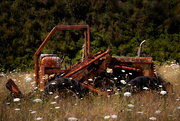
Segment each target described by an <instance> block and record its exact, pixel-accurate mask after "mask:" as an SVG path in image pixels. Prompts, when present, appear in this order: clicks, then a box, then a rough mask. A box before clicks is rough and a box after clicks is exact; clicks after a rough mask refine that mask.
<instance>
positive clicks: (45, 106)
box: [0, 62, 180, 121]
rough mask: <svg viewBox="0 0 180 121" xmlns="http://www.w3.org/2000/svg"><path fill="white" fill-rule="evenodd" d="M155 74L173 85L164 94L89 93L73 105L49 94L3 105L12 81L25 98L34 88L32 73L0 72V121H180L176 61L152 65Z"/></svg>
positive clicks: (178, 77) (179, 77)
mask: <svg viewBox="0 0 180 121" xmlns="http://www.w3.org/2000/svg"><path fill="white" fill-rule="evenodd" d="M156 71H157V72H158V73H160V74H161V75H162V76H163V78H164V79H166V80H167V81H169V82H170V83H171V84H172V85H173V90H171V91H169V92H168V93H167V94H165V95H161V94H159V93H155V92H153V91H145V92H144V93H139V94H134V95H131V96H130V97H127V96H124V95H123V94H121V92H118V91H117V92H116V93H115V94H113V95H112V96H100V95H93V94H89V96H85V97H83V98H81V99H78V100H77V101H74V102H73V103H71V102H68V101H66V100H59V99H58V96H57V95H55V94H54V95H52V96H51V97H50V99H49V100H46V101H42V99H40V95H39V94H38V93H37V95H36V96H35V97H34V98H31V99H28V100H25V99H20V100H19V99H14V100H13V101H12V102H8V103H7V102H6V103H3V101H4V99H6V97H7V96H8V95H9V93H10V92H9V91H8V90H7V89H6V87H5V84H6V82H7V80H8V79H9V78H12V79H13V80H14V81H15V83H16V84H17V85H18V87H19V89H20V90H21V92H22V93H23V94H25V95H27V94H28V93H29V92H31V91H32V90H33V89H34V88H36V87H35V82H34V72H21V71H20V70H18V69H17V70H14V71H12V72H10V73H8V74H5V73H0V74H1V75H0V97H1V98H0V108H1V109H0V120H1V121H33V120H43V121H64V120H65V121H66V120H69V121H77V120H78V121H93V120H94V121H99V120H102V121H103V120H110V121H145V120H157V121H179V120H180V83H179V82H180V66H179V64H178V63H176V62H168V63H166V64H161V65H158V64H157V65H156Z"/></svg>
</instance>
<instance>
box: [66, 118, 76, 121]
mask: <svg viewBox="0 0 180 121" xmlns="http://www.w3.org/2000/svg"><path fill="white" fill-rule="evenodd" d="M77 120H78V119H77V118H75V117H69V118H68V121H77Z"/></svg>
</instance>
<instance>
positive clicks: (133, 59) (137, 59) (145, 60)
mask: <svg viewBox="0 0 180 121" xmlns="http://www.w3.org/2000/svg"><path fill="white" fill-rule="evenodd" d="M112 58H114V59H116V60H117V61H119V62H130V63H152V62H153V61H152V57H118V56H113V57H112Z"/></svg>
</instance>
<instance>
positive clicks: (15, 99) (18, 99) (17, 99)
mask: <svg viewBox="0 0 180 121" xmlns="http://www.w3.org/2000/svg"><path fill="white" fill-rule="evenodd" d="M20 100H21V99H20V98H14V100H13V101H14V102H19V101H20Z"/></svg>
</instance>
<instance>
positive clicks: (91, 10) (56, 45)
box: [0, 0, 180, 70]
mask: <svg viewBox="0 0 180 121" xmlns="http://www.w3.org/2000/svg"><path fill="white" fill-rule="evenodd" d="M56 25H89V26H90V33H91V34H90V37H91V52H92V53H96V52H98V51H100V50H106V49H108V48H110V49H111V50H112V54H113V55H117V56H137V51H138V47H139V44H140V42H141V41H143V40H146V42H145V44H144V45H143V48H142V49H143V54H142V56H151V57H153V59H154V60H155V61H157V62H164V61H167V60H169V61H171V60H176V61H177V62H179V61H180V41H179V39H180V2H179V0H31V1H29V0H2V2H1V3H0V43H1V47H0V52H1V53H0V57H1V58H0V68H1V69H6V70H13V69H15V68H20V69H27V68H31V69H33V68H34V58H33V56H34V53H35V52H36V50H37V49H38V47H39V46H40V44H41V43H42V42H43V40H44V39H45V38H46V36H47V35H48V33H49V32H50V31H51V29H52V28H53V27H54V26H56ZM83 43H84V40H83V33H81V32H77V31H68V32H64V31H60V32H56V34H55V35H54V36H53V38H52V39H51V40H50V42H48V44H47V45H46V46H45V48H44V49H43V50H42V53H54V54H56V53H57V51H60V52H62V53H66V54H69V58H74V59H73V62H74V63H75V62H76V61H77V60H78V59H80V57H81V55H80V53H81V51H82V50H81V49H82V46H83ZM59 56H62V55H59Z"/></svg>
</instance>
